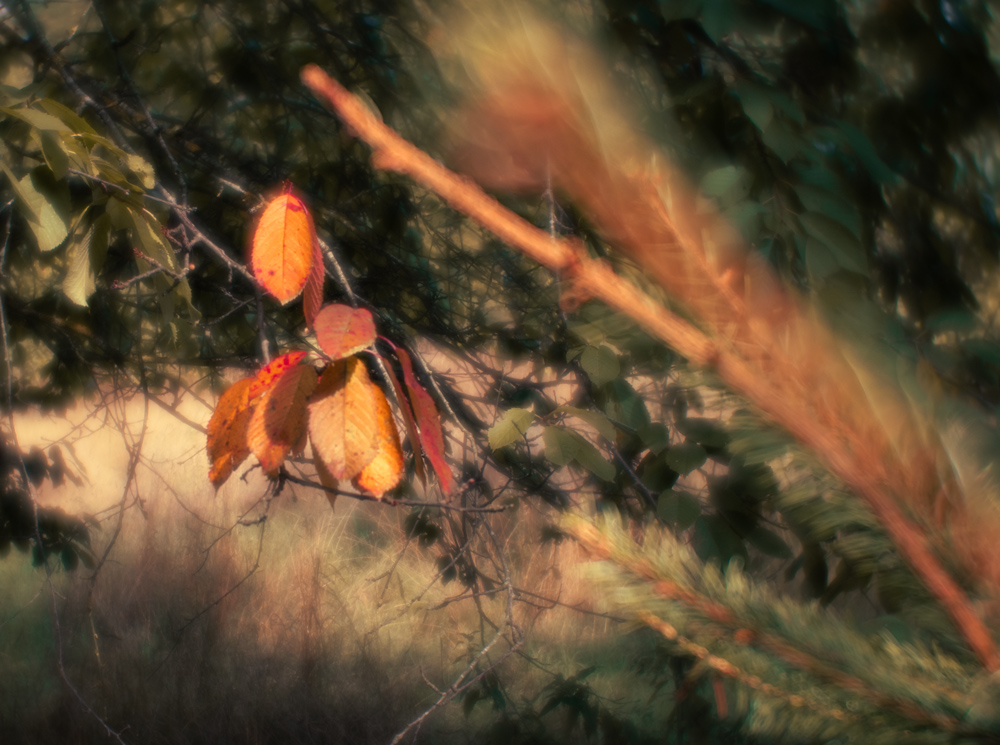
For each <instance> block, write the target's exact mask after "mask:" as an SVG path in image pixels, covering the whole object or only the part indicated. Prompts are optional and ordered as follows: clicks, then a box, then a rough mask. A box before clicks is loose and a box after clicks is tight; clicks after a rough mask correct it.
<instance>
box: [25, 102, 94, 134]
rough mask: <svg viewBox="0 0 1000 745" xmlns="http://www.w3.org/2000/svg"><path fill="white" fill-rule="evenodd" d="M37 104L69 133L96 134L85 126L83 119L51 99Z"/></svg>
mask: <svg viewBox="0 0 1000 745" xmlns="http://www.w3.org/2000/svg"><path fill="white" fill-rule="evenodd" d="M38 104H39V105H40V106H41V107H42V108H43V109H45V110H46V111H47V112H48V113H49V114H51V115H52V116H54V117H57V118H58V119H59V120H60V121H62V122H63V124H65V125H66V127H67V129H69V131H71V132H74V133H76V134H89V135H96V134H97V131H96V130H95V129H94V128H93V127H91V126H90V125H89V124H87V121H86V120H85V119H84V118H83V117H81V116H79V115H78V114H77V113H76V112H74V111H73V110H72V109H70V108H69V107H67V106H64V105H63V104H61V103H59V102H58V101H53V100H52V99H51V98H43V99H42V100H40V101H39V102H38Z"/></svg>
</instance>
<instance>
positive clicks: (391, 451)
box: [354, 386, 404, 499]
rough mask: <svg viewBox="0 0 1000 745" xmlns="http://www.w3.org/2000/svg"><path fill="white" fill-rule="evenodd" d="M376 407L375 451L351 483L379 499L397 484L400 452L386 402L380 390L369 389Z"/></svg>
mask: <svg viewBox="0 0 1000 745" xmlns="http://www.w3.org/2000/svg"><path fill="white" fill-rule="evenodd" d="M372 389H373V390H374V391H375V403H376V414H375V416H376V420H377V422H376V424H377V430H376V443H377V445H376V447H377V453H376V455H375V458H374V459H373V460H372V462H371V463H369V464H368V465H367V466H365V467H364V468H363V469H362V470H361V473H359V474H358V475H357V477H356V478H355V479H354V485H355V486H357V487H358V488H359V489H364V490H365V491H366V492H369V493H371V494H374V495H375V496H376V497H378V498H379V499H381V498H382V495H383V494H385V493H386V492H387V491H389V490H390V489H391V488H392V487H394V486H395V485H396V484H398V483H399V479H400V477H401V476H402V475H403V466H404V464H403V450H402V448H401V447H400V446H399V432H397V431H396V421H395V419H393V417H392V409H390V408H389V401H388V400H387V399H386V397H385V394H384V393H382V391H381V390H379V389H378V388H376V387H375V386H372Z"/></svg>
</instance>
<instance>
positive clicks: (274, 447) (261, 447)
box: [247, 365, 316, 476]
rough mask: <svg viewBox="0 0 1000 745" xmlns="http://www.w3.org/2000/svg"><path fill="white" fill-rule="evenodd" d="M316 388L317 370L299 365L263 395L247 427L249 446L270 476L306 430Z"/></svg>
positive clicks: (276, 471)
mask: <svg viewBox="0 0 1000 745" xmlns="http://www.w3.org/2000/svg"><path fill="white" fill-rule="evenodd" d="M315 389H316V371H315V370H313V369H312V368H311V367H309V366H308V365H298V366H296V367H293V368H292V369H291V370H288V371H287V372H286V373H285V374H284V375H282V376H281V377H280V378H278V379H277V380H276V381H275V383H274V385H272V386H271V387H270V388H268V389H267V391H265V392H264V394H263V396H261V399H260V402H259V403H258V404H257V406H256V407H255V408H254V411H253V415H252V416H251V417H250V423H249V424H248V425H247V445H248V446H249V447H250V450H251V452H253V454H254V455H256V456H257V460H259V461H260V466H261V468H262V469H264V472H265V473H266V474H267V475H268V476H274V475H276V474H277V473H278V469H279V468H281V464H282V463H284V462H285V458H286V457H287V456H288V453H289V451H290V450H291V449H292V448H293V447H294V446H295V445H297V444H298V442H299V441H300V440H301V439H302V436H303V434H304V433H305V431H306V399H308V398H309V396H310V395H311V394H312V392H313V391H314V390H315Z"/></svg>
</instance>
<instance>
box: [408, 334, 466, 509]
mask: <svg viewBox="0 0 1000 745" xmlns="http://www.w3.org/2000/svg"><path fill="white" fill-rule="evenodd" d="M396 356H397V357H398V358H399V364H400V366H401V367H402V368H403V381H404V382H405V383H406V389H407V391H408V392H409V394H410V403H412V404H413V413H414V415H415V416H416V419H417V427H418V428H419V429H420V444H421V445H423V448H424V452H425V453H427V458H428V460H430V462H431V467H433V468H434V473H436V474H437V477H438V480H439V481H440V482H441V490H442V491H443V492H444V493H445V494H448V493H450V492H451V487H452V484H453V477H452V474H451V469H450V468H449V467H448V461H446V460H445V458H444V434H443V433H442V431H441V418H440V417H439V416H438V412H437V407H436V406H435V405H434V399H432V398H431V396H430V394H429V393H428V392H427V391H425V390H424V387H423V386H422V385H420V383H419V382H417V376H416V375H414V374H413V365H412V363H411V362H410V355H408V354H407V353H406V350H405V349H401V348H397V349H396Z"/></svg>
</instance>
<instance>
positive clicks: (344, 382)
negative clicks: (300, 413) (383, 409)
mask: <svg viewBox="0 0 1000 745" xmlns="http://www.w3.org/2000/svg"><path fill="white" fill-rule="evenodd" d="M375 390H376V388H375V386H373V385H372V382H371V380H369V378H368V371H367V370H365V366H364V365H363V364H362V363H361V361H360V360H358V359H357V358H355V357H351V358H349V359H346V360H338V361H337V362H334V363H333V364H331V365H330V366H328V367H327V368H326V370H324V371H323V375H322V376H321V377H320V380H319V385H318V386H317V388H316V395H315V396H314V397H313V401H312V403H310V404H309V438H310V440H311V441H312V446H313V450H314V451H316V452H317V453H318V454H319V457H320V458H322V460H323V463H324V464H325V465H326V467H327V468H328V469H329V471H330V475H331V476H333V478H335V479H337V480H338V481H342V480H345V479H352V478H354V477H355V476H357V475H358V474H359V473H361V469H363V468H364V467H365V466H367V465H368V464H369V463H371V461H372V459H373V458H374V457H375V454H376V452H377V450H376V446H377V443H376V433H377V428H378V425H377V419H376V417H377V413H378V411H377V406H378V403H377V401H376V398H375Z"/></svg>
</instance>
